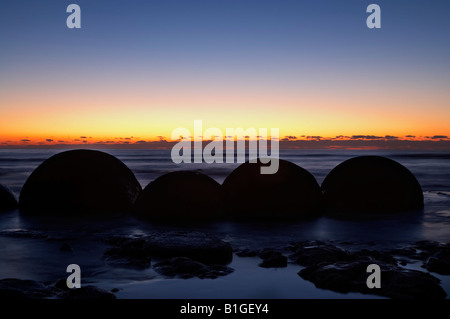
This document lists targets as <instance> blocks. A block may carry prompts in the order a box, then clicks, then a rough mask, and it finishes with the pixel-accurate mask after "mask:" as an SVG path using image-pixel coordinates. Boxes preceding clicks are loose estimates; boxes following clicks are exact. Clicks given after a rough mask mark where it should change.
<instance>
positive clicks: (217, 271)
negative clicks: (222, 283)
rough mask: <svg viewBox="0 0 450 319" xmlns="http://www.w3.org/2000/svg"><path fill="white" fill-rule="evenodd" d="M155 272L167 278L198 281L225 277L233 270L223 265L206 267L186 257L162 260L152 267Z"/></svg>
mask: <svg viewBox="0 0 450 319" xmlns="http://www.w3.org/2000/svg"><path fill="white" fill-rule="evenodd" d="M154 269H155V271H157V272H158V273H160V274H161V275H164V276H168V277H180V278H183V279H188V278H193V277H198V278H200V279H205V278H210V279H214V278H217V277H220V276H226V275H228V274H230V273H232V272H233V269H232V268H230V267H226V266H223V265H206V264H202V263H200V262H198V261H195V260H192V259H190V258H186V257H175V258H171V259H168V260H164V261H162V262H159V263H157V264H155V265H154Z"/></svg>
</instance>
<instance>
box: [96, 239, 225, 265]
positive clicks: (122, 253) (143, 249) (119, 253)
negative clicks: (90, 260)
mask: <svg viewBox="0 0 450 319" xmlns="http://www.w3.org/2000/svg"><path fill="white" fill-rule="evenodd" d="M106 242H107V243H108V244H110V245H113V246H115V247H113V248H108V249H107V250H106V252H105V254H104V255H105V258H106V260H107V262H109V263H112V264H116V265H119V266H120V265H123V266H131V267H137V268H148V267H149V266H150V258H151V257H156V258H169V257H188V258H191V259H193V260H196V261H199V262H202V263H207V264H228V263H229V262H231V260H232V258H233V253H232V248H231V245H230V244H229V243H226V242H224V241H222V240H220V239H219V238H216V237H212V236H208V235H206V234H204V233H201V232H167V233H155V234H151V235H149V236H142V237H137V238H136V237H129V236H114V237H110V238H108V239H107V240H106Z"/></svg>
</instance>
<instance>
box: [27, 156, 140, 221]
mask: <svg viewBox="0 0 450 319" xmlns="http://www.w3.org/2000/svg"><path fill="white" fill-rule="evenodd" d="M141 190H142V189H141V186H140V184H139V182H138V181H137V180H136V177H135V176H134V174H133V173H132V172H131V171H130V169H129V168H128V167H127V166H126V165H125V164H124V163H122V162H121V161H120V160H118V159H117V158H116V157H114V156H112V155H109V154H107V153H104V152H100V151H93V150H72V151H66V152H62V153H59V154H56V155H54V156H52V157H50V158H49V159H47V160H45V161H44V162H43V163H42V164H41V165H39V166H38V167H37V168H36V169H35V170H34V171H33V172H32V173H31V175H30V176H29V177H28V179H27V181H26V182H25V185H24V186H23V188H22V191H21V193H20V199H19V205H20V209H21V211H22V212H24V213H27V214H31V215H60V216H65V215H84V214H94V215H95V214H112V213H114V212H122V211H126V210H128V209H130V208H131V205H132V204H133V202H134V200H135V199H136V198H137V196H138V194H139V193H140V191H141Z"/></svg>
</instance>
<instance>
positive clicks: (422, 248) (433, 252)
mask: <svg viewBox="0 0 450 319" xmlns="http://www.w3.org/2000/svg"><path fill="white" fill-rule="evenodd" d="M0 236H10V237H30V238H34V239H36V240H49V238H46V236H45V235H44V234H40V233H36V232H30V233H28V232H27V231H24V230H16V231H9V232H5V231H3V232H1V233H0ZM51 240H55V238H51ZM100 240H101V241H102V242H103V244H107V246H108V247H107V248H106V250H105V251H104V253H103V256H99V258H100V259H101V260H103V261H104V262H105V263H106V264H108V265H109V266H110V267H125V268H133V269H140V270H143V269H150V268H152V269H153V270H154V271H155V272H156V273H158V274H159V276H161V277H163V278H181V279H189V278H200V279H206V278H208V279H215V278H218V277H223V276H227V275H229V274H231V273H233V272H237V271H238V270H235V269H233V268H231V267H230V263H231V261H232V259H233V257H234V258H258V259H259V260H260V261H259V262H255V267H258V266H259V267H264V268H282V267H287V265H288V264H294V265H298V266H299V271H298V275H299V280H308V281H311V282H312V283H314V284H315V285H316V287H317V288H321V289H327V290H331V291H335V292H338V293H349V292H358V293H363V294H368V295H379V296H383V297H388V298H396V299H397V298H399V299H410V298H421V299H422V298H432V299H443V298H446V297H447V294H446V292H445V291H444V290H443V289H442V287H441V285H440V279H438V278H437V277H436V276H435V274H439V275H449V274H450V244H442V243H436V242H430V241H420V242H415V243H411V244H408V245H404V246H403V247H396V248H395V249H390V250H385V251H380V250H369V249H359V250H356V249H353V250H348V249H344V248H342V247H344V246H350V247H351V246H352V245H348V243H334V242H331V241H330V242H321V241H316V240H311V241H300V242H293V243H291V244H289V245H287V246H285V247H279V248H273V247H272V248H264V247H263V248H261V249H256V250H255V249H252V248H249V247H232V245H231V244H230V243H228V242H225V241H223V240H221V239H220V238H217V237H214V236H210V235H207V234H205V233H202V232H188V231H185V232H183V231H178V232H163V233H151V234H148V235H115V236H106V237H104V238H101V239H100ZM346 244H347V245H346ZM60 249H61V250H62V251H70V250H71V249H72V248H71V246H70V245H69V244H67V243H63V244H62V245H61V248H60ZM418 262H419V263H421V267H422V268H423V270H420V271H419V270H413V269H410V267H408V265H411V264H417V263H418ZM370 264H377V265H378V266H379V267H380V269H381V274H382V275H381V288H379V289H369V288H368V287H367V285H366V280H367V277H368V275H369V274H368V273H367V271H366V268H367V266H368V265H370ZM0 297H3V298H5V297H9V298H11V297H13V298H38V299H39V298H51V299H54V298H56V299H60V298H63V299H66V298H115V295H114V291H105V290H102V289H100V288H98V287H94V286H83V287H82V288H80V289H68V288H67V285H66V284H65V280H62V279H61V280H57V281H56V283H48V282H39V281H32V280H21V279H11V278H7V279H1V280H0Z"/></svg>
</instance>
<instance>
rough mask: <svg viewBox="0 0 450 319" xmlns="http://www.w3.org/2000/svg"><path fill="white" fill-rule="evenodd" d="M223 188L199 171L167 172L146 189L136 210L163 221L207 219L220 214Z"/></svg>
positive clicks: (134, 207)
mask: <svg viewBox="0 0 450 319" xmlns="http://www.w3.org/2000/svg"><path fill="white" fill-rule="evenodd" d="M221 204H222V190H221V186H220V184H219V183H217V182H216V181H215V180H214V179H212V178H211V177H209V176H207V175H205V174H202V173H199V172H195V171H175V172H170V173H167V174H164V175H162V176H160V177H158V178H157V179H155V180H154V181H152V182H151V183H149V184H148V185H147V187H145V188H144V190H143V191H142V193H141V194H140V195H139V197H138V198H137V200H136V202H135V204H134V206H133V211H134V212H135V214H136V216H138V217H140V218H144V219H152V220H159V221H170V222H173V223H177V222H189V221H207V220H212V219H216V218H218V216H219V213H220V208H221Z"/></svg>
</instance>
